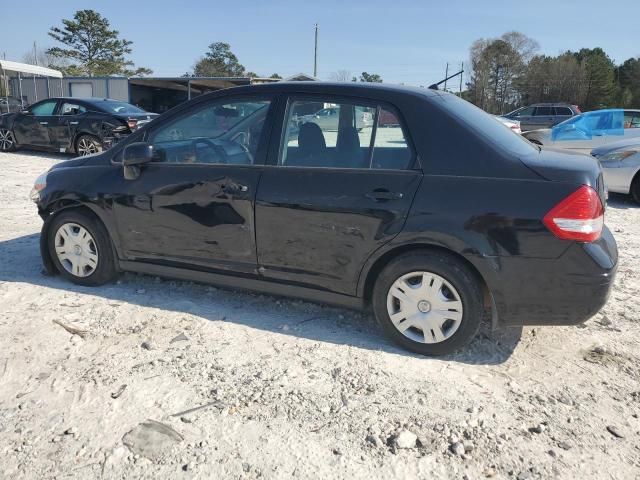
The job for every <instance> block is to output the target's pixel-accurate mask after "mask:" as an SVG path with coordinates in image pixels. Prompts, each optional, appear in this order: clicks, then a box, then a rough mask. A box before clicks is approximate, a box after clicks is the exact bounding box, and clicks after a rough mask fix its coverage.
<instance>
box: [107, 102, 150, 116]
mask: <svg viewBox="0 0 640 480" xmlns="http://www.w3.org/2000/svg"><path fill="white" fill-rule="evenodd" d="M94 105H95V106H96V107H98V108H99V109H101V110H104V111H105V112H109V113H147V112H146V111H144V110H142V109H141V108H138V107H134V106H133V105H131V104H130V103H126V102H118V101H114V100H108V101H104V102H95V103H94Z"/></svg>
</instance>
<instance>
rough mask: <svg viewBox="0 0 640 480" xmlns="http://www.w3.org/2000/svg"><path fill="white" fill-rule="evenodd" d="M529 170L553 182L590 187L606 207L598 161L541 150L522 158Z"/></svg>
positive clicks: (604, 191)
mask: <svg viewBox="0 0 640 480" xmlns="http://www.w3.org/2000/svg"><path fill="white" fill-rule="evenodd" d="M520 160H521V161H522V163H524V164H525V165H526V166H527V167H528V168H529V169H531V170H532V171H534V172H535V173H537V174H538V175H540V176H541V177H543V178H545V179H547V180H550V181H552V182H565V183H575V184H576V185H589V186H591V187H593V189H594V190H595V191H596V192H598V196H599V197H600V200H601V201H602V204H603V205H604V204H605V203H606V198H607V193H606V188H605V185H604V180H603V176H602V169H601V168H600V164H599V163H598V161H597V160H596V159H595V158H593V157H591V156H589V155H585V154H582V153H575V152H570V151H566V150H558V149H552V148H541V149H540V151H539V152H537V153H535V152H533V153H532V154H531V155H527V156H525V157H521V158H520Z"/></svg>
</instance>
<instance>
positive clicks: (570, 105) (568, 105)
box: [529, 102, 573, 107]
mask: <svg viewBox="0 0 640 480" xmlns="http://www.w3.org/2000/svg"><path fill="white" fill-rule="evenodd" d="M529 106H530V107H572V106H573V104H571V103H567V102H551V103H532V104H531V105H529Z"/></svg>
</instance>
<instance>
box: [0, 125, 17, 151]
mask: <svg viewBox="0 0 640 480" xmlns="http://www.w3.org/2000/svg"><path fill="white" fill-rule="evenodd" d="M15 149H16V140H15V137H14V136H13V132H12V131H11V130H8V129H6V128H0V151H2V152H12V151H13V150H15Z"/></svg>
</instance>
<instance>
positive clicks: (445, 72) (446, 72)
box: [443, 62, 449, 92]
mask: <svg viewBox="0 0 640 480" xmlns="http://www.w3.org/2000/svg"><path fill="white" fill-rule="evenodd" d="M448 77H449V62H447V68H445V70H444V89H443V90H444V91H445V92H446V91H447V78H448Z"/></svg>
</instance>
